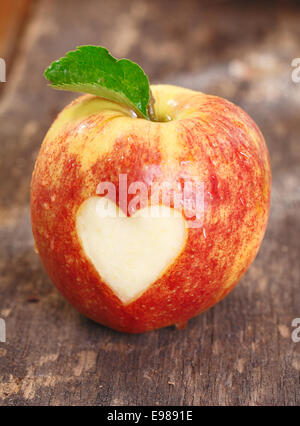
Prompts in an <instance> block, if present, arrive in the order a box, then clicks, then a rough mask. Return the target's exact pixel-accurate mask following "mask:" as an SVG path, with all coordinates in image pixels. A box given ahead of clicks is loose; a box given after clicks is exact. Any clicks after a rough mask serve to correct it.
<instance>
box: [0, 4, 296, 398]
mask: <svg viewBox="0 0 300 426" xmlns="http://www.w3.org/2000/svg"><path fill="white" fill-rule="evenodd" d="M280 4H281V6H280V5H276V4H274V3H273V2H272V4H270V5H269V6H262V5H261V2H258V4H255V3H254V4H253V2H249V3H245V2H240V3H237V2H234V3H233V2H232V3H231V2H224V3H222V2H221V3H214V2H200V1H188V2H184V7H183V3H182V1H180V0H176V1H175V0H172V1H160V2H158V1H152V2H147V1H141V0H136V1H122V0H110V1H109V2H104V1H103V2H99V1H96V0H91V1H89V2H82V1H79V0H72V1H71V0H65V1H64V2H62V1H58V0H53V1H51V2H50V1H47V0H42V1H40V2H37V3H35V9H34V11H33V14H32V16H31V17H30V20H29V22H28V25H27V29H26V31H25V33H24V37H23V38H22V40H21V44H20V46H19V49H18V52H19V53H18V55H17V57H16V58H15V61H14V66H13V69H12V71H11V73H10V74H9V77H8V82H7V83H6V84H5V88H4V90H3V92H2V97H1V99H0V101H1V103H0V113H1V118H0V136H1V144H0V205H1V207H0V271H1V278H0V317H2V318H5V319H6V325H7V342H6V343H0V405H7V404H9V405H15V404H16V405H24V404H25V405H27V404H28V405H40V404H43V405H45V404H46V405H48V404H49V405H54V404H58V405H63V404H71V405H77V404H84V405H90V404H100V405H116V404H124V405H125V404H129V405H150V404H157V405H159V404H166V405H171V404H187V405H199V404H201V405H202V404H208V405H212V404H221V405H240V404H242V405H261V404H268V405H279V404H284V405H299V403H300V390H299V375H300V343H298V344H296V343H293V342H292V340H291V332H292V328H291V321H292V319H293V318H295V317H300V295H299V282H300V265H299V259H300V238H299V235H300V221H299V209H300V167H299V164H300V144H299V134H300V120H299V108H300V83H298V84H295V83H293V82H292V80H291V71H292V68H291V66H290V64H291V60H292V58H294V57H297V56H299V36H300V31H299V21H300V9H299V8H296V7H295V6H293V5H292V4H291V5H290V4H289V3H287V2H281V3H280ZM87 43H91V44H102V45H105V46H107V47H108V48H109V49H110V50H111V51H112V52H113V54H114V55H115V56H119V57H121V56H127V57H130V58H132V59H133V60H136V61H137V62H139V63H140V64H141V65H142V66H143V67H144V69H145V71H146V72H147V73H148V74H149V76H150V78H151V80H152V81H156V82H157V81H162V82H170V83H176V84H182V85H185V86H188V87H192V88H194V89H197V90H202V91H206V92H210V93H213V94H218V95H220V96H225V97H227V98H229V99H231V100H233V101H235V102H237V103H238V104H240V105H241V106H242V107H244V108H245V109H246V111H248V112H249V113H250V114H251V115H252V116H253V118H254V119H255V120H256V121H257V123H258V124H259V125H260V127H261V129H262V131H263V133H264V135H265V138H266V140H267V143H268V146H269V149H270V155H271V161H272V166H273V196H272V209H271V216H270V222H269V226H268V230H267V234H266V237H265V240H264V242H263V245H262V247H261V250H260V253H259V255H258V257H257V259H256V260H255V262H254V264H253V265H252V266H251V268H250V270H249V271H248V273H247V274H246V276H245V277H244V278H243V279H242V281H241V283H240V284H239V286H238V287H237V288H236V289H235V290H234V291H233V293H232V294H231V295H229V296H228V297H227V298H226V299H225V300H224V301H222V302H221V303H220V304H218V305H217V306H216V307H214V308H213V309H211V310H210V311H208V312H207V313H205V314H203V315H201V316H199V317H198V318H195V319H193V320H191V321H190V322H189V324H188V327H187V328H186V329H185V330H184V331H177V330H175V329H174V328H168V329H163V330H159V331H156V332H152V333H149V334H145V335H135V336H134V335H133V336H130V335H125V334H120V333H117V332H114V331H111V330H109V329H106V328H104V327H101V326H99V325H97V324H95V323H93V322H91V321H89V320H87V319H86V318H84V317H82V316H81V315H80V314H78V313H77V312H76V311H75V310H74V309H73V308H72V307H71V306H70V305H69V304H68V303H67V302H66V301H65V300H64V299H63V298H62V296H61V295H60V294H59V293H58V292H57V291H56V290H55V288H54V287H53V286H52V284H51V282H50V281H49V279H48V278H47V276H46V274H45V272H44V270H43V268H42V266H41V263H40V260H39V258H38V256H37V255H36V254H35V253H34V251H33V240H32V236H31V228H30V219H29V206H28V205H29V204H28V202H29V183H30V175H31V171H32V168H33V164H34V160H35V158H36V156H37V153H38V149H39V146H40V143H41V140H42V138H43V135H44V134H45V131H46V129H47V128H48V126H49V125H50V123H51V121H52V120H53V118H54V116H55V115H56V113H57V112H58V111H59V110H60V109H61V108H62V107H63V105H65V104H66V103H67V102H68V101H69V100H70V99H71V98H72V97H73V95H72V94H69V93H63V92H56V91H54V90H51V89H48V88H47V87H46V84H45V81H44V79H43V76H42V71H43V69H44V68H45V66H46V65H47V64H48V63H49V62H50V61H51V60H53V59H56V58H57V57H59V56H61V55H63V54H64V52H65V51H67V50H69V49H71V48H74V47H75V46H76V45H79V44H87Z"/></svg>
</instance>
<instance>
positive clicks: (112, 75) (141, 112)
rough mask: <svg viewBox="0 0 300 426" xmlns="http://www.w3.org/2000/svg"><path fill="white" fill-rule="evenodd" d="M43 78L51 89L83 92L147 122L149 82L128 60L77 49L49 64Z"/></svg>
mask: <svg viewBox="0 0 300 426" xmlns="http://www.w3.org/2000/svg"><path fill="white" fill-rule="evenodd" d="M45 77H46V78H47V80H49V81H50V82H51V86H52V87H54V88H55V89H61V90H69V91H71V92H85V93H91V94H93V95H96V96H100V97H102V98H105V99H109V100H112V101H115V102H118V103H121V104H125V105H127V106H128V107H130V108H132V109H133V110H134V111H135V112H136V113H137V115H138V116H140V117H143V118H147V119H149V116H148V112H147V105H148V103H149V100H150V85H149V80H148V77H147V76H146V74H145V73H144V71H143V70H142V68H141V67H140V66H139V65H137V64H136V63H134V62H131V61H129V60H128V59H120V60H117V59H116V58H114V57H113V56H111V55H110V53H109V52H108V50H107V49H105V48H104V47H101V46H79V47H77V49H76V50H74V51H71V52H68V53H67V54H66V56H64V57H63V58H61V59H59V60H58V61H55V62H53V63H52V64H51V65H50V66H49V67H48V68H47V69H46V71H45Z"/></svg>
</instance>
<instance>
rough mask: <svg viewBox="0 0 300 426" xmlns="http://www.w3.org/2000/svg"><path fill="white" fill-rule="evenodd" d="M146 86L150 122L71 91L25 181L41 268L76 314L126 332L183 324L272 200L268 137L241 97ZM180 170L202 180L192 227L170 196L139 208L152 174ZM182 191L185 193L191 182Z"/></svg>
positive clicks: (182, 177)
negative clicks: (153, 211)
mask: <svg viewBox="0 0 300 426" xmlns="http://www.w3.org/2000/svg"><path fill="white" fill-rule="evenodd" d="M151 89H152V93H153V96H154V98H155V105H154V107H155V115H156V117H157V121H149V120H146V119H143V118H137V116H136V114H135V113H134V112H133V111H132V109H131V108H129V107H128V106H125V105H121V104H119V103H117V102H113V101H110V100H107V99H103V98H101V97H97V96H94V95H83V96H80V97H79V98H77V99H76V100H74V101H73V102H71V104H70V105H68V106H67V107H65V108H64V109H63V111H62V112H61V113H60V114H59V115H58V117H57V118H56V120H55V121H54V123H53V124H52V126H51V127H50V129H49V131H48V133H47V135H46V137H45V139H44V141H43V144H42V147H41V150H40V153H39V155H38V158H37V161H36V165H35V168H34V172H33V176H32V184H31V214H32V228H33V235H34V239H35V244H36V248H37V251H38V253H39V255H40V257H41V259H42V262H43V264H44V267H45V269H46V271H47V273H48V275H49V277H50V278H51V280H52V281H53V283H54V284H55V286H56V287H57V288H58V290H59V291H60V292H61V293H62V294H63V296H64V297H65V298H66V299H68V300H69V301H70V302H71V303H72V304H73V305H74V306H75V307H76V308H77V309H78V310H79V311H80V312H81V313H82V314H84V315H86V316H88V317H89V318H91V319H92V320H94V321H96V322H98V323H100V324H103V325H105V326H108V327H111V328H113V329H116V330H119V331H123V332H128V333H141V332H145V331H149V330H153V329H157V328H160V327H166V326H169V325H173V324H175V325H177V327H179V328H183V327H184V326H185V325H186V323H187V321H188V320H189V319H190V318H192V317H194V316H196V315H198V314H200V313H201V312H203V311H205V310H207V309H209V308H210V307H212V306H213V305H215V304H216V303H217V302H219V301H220V300H221V299H223V298H224V297H225V296H226V295H227V294H228V293H229V292H230V291H231V290H232V289H233V288H234V286H235V285H236V284H237V282H238V281H239V280H240V279H241V277H242V276H243V274H244V273H245V271H246V270H247V269H248V267H249V265H250V264H251V262H252V261H253V260H254V258H255V256H256V254H257V252H258V249H259V246H260V244H261V241H262V239H263V236H264V232H265V228H266V224H267V219H268V213H269V205H270V187H271V171H270V162H269V156H268V151H267V148H266V144H265V142H264V139H263V136H262V134H261V132H260V131H259V129H258V127H257V126H256V125H255V123H254V122H253V121H252V119H251V118H250V117H249V116H248V115H247V114H246V113H245V112H244V111H243V110H242V109H241V108H239V107H237V106H235V105H234V104H232V103H231V102H228V101H227V100H225V99H222V98H220V97H216V96H210V95H206V94H204V93H200V92H196V91H192V90H188V89H184V88H180V87H175V86H170V85H153V86H151ZM120 176H126V179H127V181H126V185H127V188H130V186H131V185H134V184H135V182H140V183H142V184H143V188H146V189H147V190H149V193H148V194H146V203H144V204H143V203H140V204H139V203H136V202H135V197H136V195H137V191H127V194H126V195H127V200H125V201H126V202H125V204H124V199H122V200H121V196H120V194H119V190H120V186H121V185H122V183H121V181H120ZM188 179H191V180H193V179H197V180H199V182H202V184H203V186H202V188H203V209H202V219H201V226H195V227H193V226H189V225H188V223H189V221H188V218H187V215H186V214H184V213H183V212H182V211H180V210H179V209H178V208H176V207H175V204H174V200H173V201H171V204H169V205H167V204H166V205H165V204H164V203H163V201H161V200H160V201H159V202H158V206H159V208H160V213H162V214H160V215H158V217H149V215H147V214H143V212H145V209H146V210H147V205H150V204H151V199H150V192H151V188H152V187H153V185H154V184H162V185H163V184H164V182H169V183H171V185H173V186H174V187H176V186H177V187H178V185H179V187H180V186H182V185H183V184H184V182H185V181H186V180H188ZM101 182H109V183H110V184H112V185H113V187H114V188H115V189H116V194H115V195H116V198H115V199H113V198H112V197H111V196H109V197H107V196H106V195H107V193H108V192H109V191H106V194H105V191H102V192H101V191H100V192H99V184H100V183H101ZM122 197H123V196H122ZM187 198H188V201H191V202H192V204H193V202H194V201H195V193H194V191H190V192H189V193H188V194H187ZM124 206H125V207H124ZM177 207H178V206H177ZM103 209H104V210H106V215H105V214H102V213H103V211H104V210H103ZM101 212H102V213H101ZM116 212H117V214H116ZM174 213H177V214H174Z"/></svg>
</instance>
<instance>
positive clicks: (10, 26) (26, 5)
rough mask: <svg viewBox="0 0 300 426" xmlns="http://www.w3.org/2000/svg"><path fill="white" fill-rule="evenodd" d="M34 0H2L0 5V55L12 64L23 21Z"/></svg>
mask: <svg viewBox="0 0 300 426" xmlns="http://www.w3.org/2000/svg"><path fill="white" fill-rule="evenodd" d="M31 3H32V0H14V1H11V0H2V1H1V7H0V57H1V58H4V59H5V60H6V62H7V64H8V65H9V64H10V61H11V58H12V56H13V52H14V49H15V47H16V41H17V38H18V36H19V34H20V32H21V29H22V25H23V21H24V19H25V17H26V14H27V13H28V11H29V9H30V6H31Z"/></svg>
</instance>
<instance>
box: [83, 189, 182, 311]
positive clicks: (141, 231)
mask: <svg viewBox="0 0 300 426" xmlns="http://www.w3.org/2000/svg"><path fill="white" fill-rule="evenodd" d="M174 213H175V211H174V210H173V209H170V208H169V207H166V206H160V207H159V215H158V216H159V217H149V215H148V209H140V210H138V211H137V212H136V213H135V214H134V215H132V216H131V217H126V216H125V214H124V212H122V211H121V210H120V209H119V208H118V207H117V206H116V205H115V204H114V203H113V202H112V201H110V200H108V199H107V198H104V197H91V198H89V199H88V200H86V201H84V202H83V203H82V205H81V206H80V208H79V210H78V213H77V221H76V222H77V223H76V228H77V233H78V236H79V240H80V242H81V245H82V247H83V250H84V252H85V254H86V256H87V257H88V258H89V260H90V261H91V262H92V264H93V265H94V267H95V269H96V270H97V272H98V273H99V275H100V276H101V278H102V279H103V280H104V281H105V282H106V284H107V285H108V286H109V287H110V288H111V289H112V290H113V292H114V293H115V294H116V296H117V297H118V298H119V299H120V300H121V301H122V302H123V303H124V304H128V303H130V302H132V301H133V300H134V299H136V298H137V297H138V296H140V295H141V294H142V293H143V292H144V291H145V290H147V288H148V287H149V286H150V285H151V284H152V283H154V282H155V281H156V280H157V279H158V278H159V277H160V276H161V275H162V274H163V273H164V272H165V271H166V269H167V268H168V267H169V266H170V265H171V264H172V263H173V262H174V260H175V259H176V257H177V256H178V255H179V253H180V252H181V250H182V249H183V247H184V245H185V241H186V234H187V233H186V221H185V219H184V218H183V216H182V214H181V213H179V212H178V211H176V214H174Z"/></svg>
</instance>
